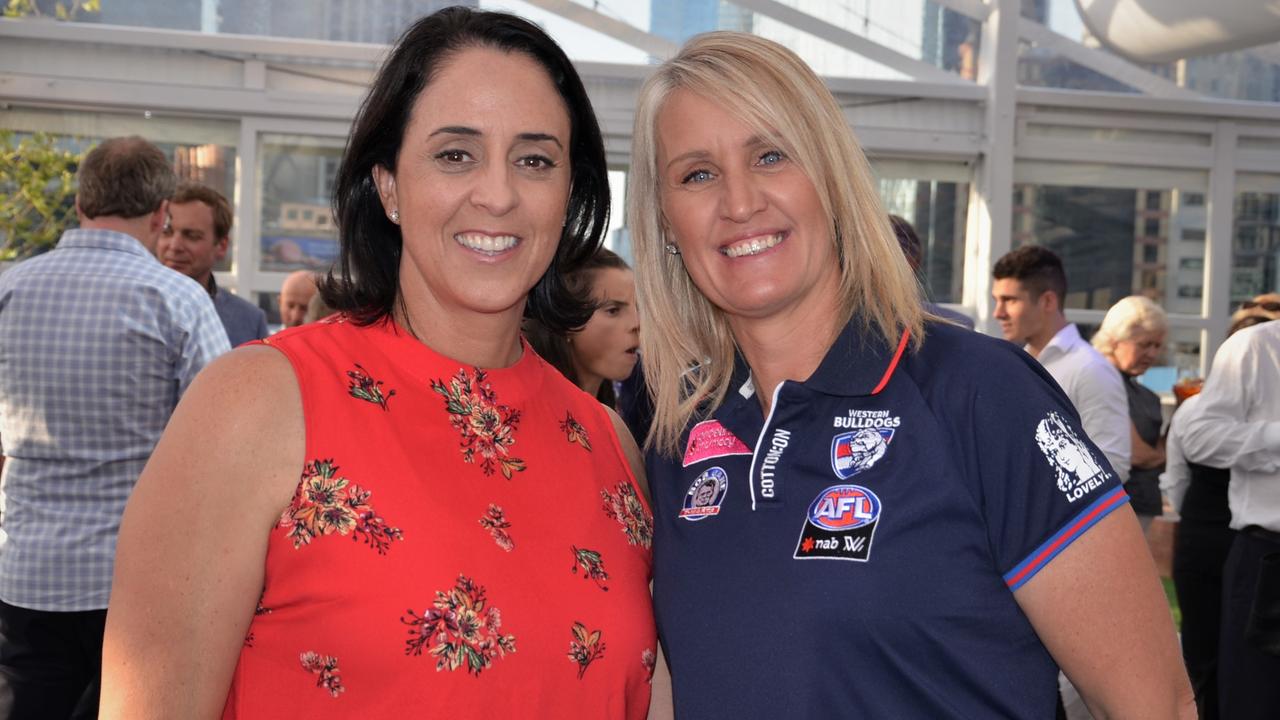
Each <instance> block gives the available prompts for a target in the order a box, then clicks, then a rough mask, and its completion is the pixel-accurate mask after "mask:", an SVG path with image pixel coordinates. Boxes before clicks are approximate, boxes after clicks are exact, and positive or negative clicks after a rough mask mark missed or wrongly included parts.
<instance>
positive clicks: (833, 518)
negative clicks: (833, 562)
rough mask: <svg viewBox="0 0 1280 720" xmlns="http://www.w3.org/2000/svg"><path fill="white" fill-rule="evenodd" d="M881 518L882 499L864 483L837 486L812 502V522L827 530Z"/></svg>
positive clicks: (848, 526) (847, 527) (810, 509)
mask: <svg viewBox="0 0 1280 720" xmlns="http://www.w3.org/2000/svg"><path fill="white" fill-rule="evenodd" d="M879 517H880V498H878V497H876V494H875V493H873V492H871V491H870V490H868V489H867V488H864V487H862V486H861V485H834V486H832V487H829V488H827V489H826V490H823V491H822V492H821V493H820V494H819V495H818V497H817V498H815V499H814V501H813V502H812V503H810V504H809V522H812V523H813V524H814V525H817V526H818V527H820V528H822V529H824V530H832V531H837V532H838V531H842V530H853V529H855V528H860V527H863V526H864V525H870V524H871V523H874V522H875V521H876V519H877V518H879Z"/></svg>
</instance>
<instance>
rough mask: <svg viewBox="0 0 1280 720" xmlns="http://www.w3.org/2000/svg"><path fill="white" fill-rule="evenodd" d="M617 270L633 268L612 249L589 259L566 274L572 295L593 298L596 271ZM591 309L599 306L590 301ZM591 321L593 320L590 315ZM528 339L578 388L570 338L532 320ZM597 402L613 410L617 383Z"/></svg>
mask: <svg viewBox="0 0 1280 720" xmlns="http://www.w3.org/2000/svg"><path fill="white" fill-rule="evenodd" d="M609 268H616V269H618V270H630V269H631V266H630V265H628V264H627V261H626V260H623V259H622V258H621V257H618V254H617V253H615V252H613V251H612V250H610V249H608V248H600V249H598V250H596V252H595V254H594V255H592V256H591V257H589V258H587V260H586V262H584V263H583V264H582V265H580V266H579V267H577V268H576V269H574V270H573V271H571V272H568V273H565V277H564V280H565V284H566V285H567V286H568V287H569V290H570V292H572V293H574V294H575V295H577V296H579V297H586V298H588V299H590V298H591V290H592V285H593V283H594V282H595V277H596V271H597V270H606V269H609ZM590 303H591V304H590V305H589V307H590V308H591V312H592V313H594V312H595V311H596V309H597V307H599V306H598V304H597V303H596V302H595V301H594V300H591V301H590ZM587 319H588V320H590V319H591V316H590V315H588V316H587ZM583 325H586V322H583V323H582V324H580V325H578V326H576V327H573V328H569V329H568V330H570V331H572V330H581V329H582V326H583ZM524 336H525V339H527V340H528V341H529V344H530V345H532V346H533V351H534V352H536V353H538V355H540V356H542V359H543V360H546V361H547V362H548V363H551V366H552V367H554V368H555V369H557V370H559V371H560V374H561V375H564V376H565V377H566V378H568V379H569V382H571V383H573V384H574V385H577V384H578V372H577V371H576V370H574V369H573V347H572V346H570V344H569V336H568V334H567V332H566V331H557V330H552V329H551V328H549V327H547V326H546V324H544V323H542V322H540V321H538V320H536V319H533V318H530V319H528V320H525V322H524ZM596 399H597V400H599V401H600V402H602V403H604V404H605V405H608V406H609V407H613V406H614V405H616V404H617V402H618V396H617V394H616V393H614V391H613V383H611V382H607V381H606V382H602V383H600V390H599V392H597V393H596Z"/></svg>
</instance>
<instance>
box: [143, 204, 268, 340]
mask: <svg viewBox="0 0 1280 720" xmlns="http://www.w3.org/2000/svg"><path fill="white" fill-rule="evenodd" d="M231 221H232V215H231V203H229V202H227V199H226V198H224V197H223V196H222V193H219V192H218V191H217V190H214V189H213V188H211V187H207V186H205V185H201V184H199V183H193V182H184V183H182V184H180V185H178V191H177V192H176V193H174V195H173V198H172V199H170V200H169V222H168V223H167V224H166V225H165V228H164V232H163V233H161V235H160V241H159V242H158V243H156V257H158V258H159V259H160V262H162V263H164V264H165V266H166V267H169V268H172V269H174V270H177V271H178V272H180V273H182V274H183V275H186V276H187V277H189V278H191V279H192V280H195V281H196V282H198V283H200V287H203V288H204V289H205V290H207V291H208V293H209V297H211V298H213V307H214V309H215V310H217V311H218V318H219V319H221V320H222V326H223V327H224V328H226V330H227V339H228V340H229V341H230V342H231V347H236V346H238V345H241V344H243V343H247V342H249V341H250V340H260V339H262V338H264V337H266V336H267V335H268V334H269V331H268V330H267V314H266V313H265V312H263V311H262V308H260V307H258V306H257V305H254V304H253V303H251V302H249V301H248V300H245V299H244V298H241V297H237V296H236V295H233V294H232V293H230V292H228V291H226V290H224V289H222V288H220V287H218V282H217V280H216V279H214V277H213V268H214V266H215V265H217V264H218V262H219V261H221V260H222V259H223V258H224V257H226V256H227V247H228V245H229V244H230V238H231Z"/></svg>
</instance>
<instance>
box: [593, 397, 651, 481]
mask: <svg viewBox="0 0 1280 720" xmlns="http://www.w3.org/2000/svg"><path fill="white" fill-rule="evenodd" d="M604 409H605V412H607V413H609V419H610V420H611V421H613V432H614V433H615V434H616V435H617V436H618V444H619V445H621V446H622V454H623V455H626V456H627V464H628V465H630V466H631V474H632V475H634V476H635V478H636V484H638V485H639V486H640V492H641V493H643V494H644V499H645V500H646V501H648V500H649V499H650V498H651V497H652V496H650V495H649V478H648V477H646V476H645V474H644V457H643V456H642V455H641V454H640V447H639V446H637V445H636V439H635V438H633V437H631V430H630V428H628V427H627V423H626V421H624V420H623V419H622V417H621V416H619V415H618V413H617V412H615V411H614V409H613V408H611V407H608V406H604Z"/></svg>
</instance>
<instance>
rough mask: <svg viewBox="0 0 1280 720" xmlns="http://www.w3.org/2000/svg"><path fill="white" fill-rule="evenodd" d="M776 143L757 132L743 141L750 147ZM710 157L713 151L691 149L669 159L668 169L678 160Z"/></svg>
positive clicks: (745, 146) (746, 146)
mask: <svg viewBox="0 0 1280 720" xmlns="http://www.w3.org/2000/svg"><path fill="white" fill-rule="evenodd" d="M774 144H775V143H774V142H773V140H771V139H769V138H767V137H765V136H764V135H760V134H756V135H752V136H751V137H749V138H747V139H746V140H744V141H743V142H742V147H743V148H750V147H756V146H759V145H774ZM709 157H711V153H709V152H707V151H706V150H690V151H689V152H687V153H682V154H680V155H677V156H675V157H673V158H671V159H670V160H668V161H667V169H668V170H669V169H671V166H672V165H675V164H676V163H678V162H682V161H685V160H694V159H697V160H705V159H706V158H709Z"/></svg>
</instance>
